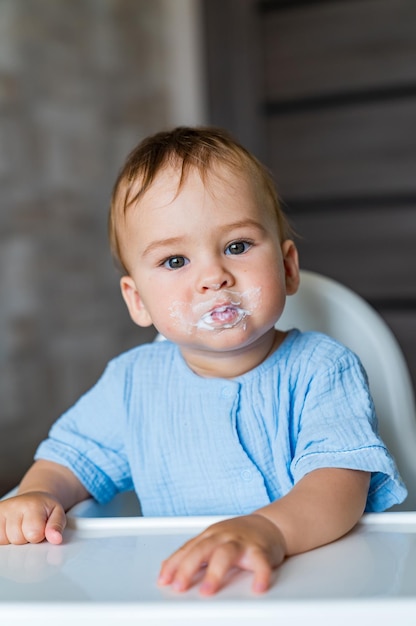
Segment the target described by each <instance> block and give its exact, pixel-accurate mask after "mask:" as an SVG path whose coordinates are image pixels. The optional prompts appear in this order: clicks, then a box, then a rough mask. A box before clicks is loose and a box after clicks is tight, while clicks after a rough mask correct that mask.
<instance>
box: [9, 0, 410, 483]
mask: <svg viewBox="0 0 416 626" xmlns="http://www.w3.org/2000/svg"><path fill="white" fill-rule="evenodd" d="M415 23H416V3H415V2H414V0H330V1H328V0H309V1H306V0H274V1H272V0H269V1H267V0H266V1H265V0H263V1H260V0H0V494H1V493H4V492H5V491H6V490H7V489H9V488H10V487H12V486H13V485H15V484H16V483H17V482H18V480H19V479H20V477H21V475H22V473H23V472H24V471H25V470H26V469H27V468H28V467H29V465H30V463H31V461H32V456H33V452H34V450H35V449H36V446H37V444H38V443H39V441H40V440H41V439H42V438H43V437H44V436H46V434H47V432H48V429H49V427H50V425H51V423H52V422H53V421H54V420H55V419H56V418H57V417H58V416H59V415H60V413H62V411H64V410H65V409H66V408H68V407H69V406H70V405H71V404H72V403H73V402H74V401H75V400H76V399H77V398H78V397H79V395H80V394H81V393H83V392H84V391H86V390H87V389H88V388H89V387H90V386H91V385H92V384H93V383H94V382H95V381H96V379H97V377H98V376H99V375H100V373H101V372H102V370H103V368H104V367H105V364H106V363H107V361H108V359H110V358H111V357H113V356H115V355H116V354H119V353H120V352H122V351H123V350H126V349H128V348H130V347H132V346H134V345H136V344H138V343H143V342H145V341H149V340H151V339H152V338H153V336H154V331H153V330H152V329H150V330H149V329H139V328H138V327H136V326H134V325H133V323H132V322H131V321H130V319H129V317H128V314H127V312H126V310H125V307H124V304H123V303H122V301H121V297H120V295H119V287H118V273H117V271H116V269H115V268H114V266H113V263H112V260H111V258H110V254H109V251H108V245H107V232H106V230H107V212H108V205H109V197H110V193H111V188H112V185H113V182H114V179H115V177H116V175H117V172H118V170H119V168H120V166H121V164H122V162H123V160H124V158H125V156H126V155H127V153H128V152H129V150H130V149H131V148H132V147H133V146H134V145H136V144H137V142H138V141H139V140H140V139H142V138H143V137H144V136H146V135H148V134H149V133H153V132H156V131H158V130H160V129H162V128H168V127H172V126H175V125H177V124H191V125H193V124H201V123H202V124H215V125H220V126H223V127H225V128H227V129H228V130H230V131H231V132H232V133H233V134H234V135H235V136H236V137H237V138H238V139H239V140H240V141H242V142H243V143H244V144H245V145H246V146H247V147H248V148H249V149H251V150H252V151H253V152H254V153H255V154H256V155H257V156H258V157H259V158H260V159H262V160H263V161H264V162H265V163H266V164H267V165H268V166H269V167H270V169H271V170H272V172H273V174H274V176H275V179H276V181H277V186H278V190H279V192H280V195H281V197H282V200H283V202H284V205H285V208H286V210H287V212H288V214H289V216H290V219H291V221H292V224H293V226H294V227H295V229H296V231H297V232H298V233H299V235H300V237H299V240H298V246H299V249H300V255H301V264H302V266H303V267H304V268H307V269H312V270H316V271H319V272H322V273H324V274H326V275H329V276H332V277H334V278H336V279H338V280H340V281H342V282H343V283H345V284H347V285H348V286H350V287H351V288H353V289H354V290H355V291H357V292H358V293H360V294H361V295H362V296H363V297H364V298H366V299H367V300H368V301H369V302H370V303H371V304H372V305H373V306H374V307H375V308H376V309H377V310H378V311H379V312H380V313H381V314H382V316H383V317H384V319H385V320H386V321H387V322H388V324H389V325H390V327H391V328H392V329H393V331H394V333H395V335H396V337H397V338H398V340H399V342H400V344H401V346H402V348H403V350H404V353H405V356H406V358H407V361H408V364H409V367H410V370H411V374H412V376H413V380H414V381H416V250H415V249H416V31H415V28H414V24H415Z"/></svg>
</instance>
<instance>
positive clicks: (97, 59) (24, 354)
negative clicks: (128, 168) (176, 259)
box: [0, 0, 184, 494]
mask: <svg viewBox="0 0 416 626" xmlns="http://www.w3.org/2000/svg"><path fill="white" fill-rule="evenodd" d="M167 5H168V3H167V2H166V0H152V1H151V2H149V1H148V0H123V2H119V1H117V0H99V1H97V0H82V1H78V0H1V2H0V494H1V493H3V492H4V491H5V490H6V489H8V488H9V487H11V486H12V485H14V484H16V482H17V481H18V480H19V478H20V476H21V474H22V472H23V471H24V470H25V469H26V468H27V467H28V466H29V465H30V463H31V459H32V455H33V452H34V450H35V448H36V446H37V444H38V442H39V441H40V439H41V438H42V437H43V436H44V435H46V433H47V431H48V428H49V426H50V424H51V423H52V422H53V421H54V420H55V419H56V417H57V416H58V415H59V414H60V413H61V412H62V410H64V409H65V408H66V407H68V406H69V405H70V404H71V403H72V402H73V401H74V400H75V399H76V398H77V397H78V396H79V394H80V393H82V392H83V391H85V390H86V389H87V388H88V387H89V386H90V385H91V384H92V383H93V382H94V381H95V380H96V378H97V376H98V375H99V374H100V373H101V371H102V369H103V367H104V366H105V363H106V362H107V360H108V359H109V358H110V357H112V356H114V355H115V354H118V353H119V352H121V351H122V350H124V349H127V348H129V347H131V346H133V345H135V344H137V343H142V342H143V341H146V340H149V339H151V338H152V336H153V331H152V330H150V331H149V330H142V329H139V328H137V327H136V326H134V325H133V323H132V322H131V321H130V319H129V317H128V314H127V311H126V310H125V308H124V304H123V303H122V301H121V297H120V296H119V289H118V275H117V272H116V270H115V269H114V267H113V264H112V261H111V258H110V255H109V252H108V247H107V237H106V226H107V224H106V220H107V210H108V203H109V195H110V191H111V187H112V183H113V181H114V179H115V176H116V173H117V171H118V169H119V167H120V165H121V163H122V161H123V159H124V157H125V155H126V154H127V152H128V151H129V150H130V149H131V148H132V147H133V145H135V144H136V143H137V141H138V140H139V139H140V138H141V137H143V136H144V135H147V134H148V133H150V132H154V131H156V130H159V129H160V128H161V127H164V126H168V125H169V126H170V125H171V124H172V123H173V122H175V120H173V119H172V109H173V108H174V105H175V102H174V98H173V95H172V91H171V86H172V80H171V76H170V63H171V60H170V57H171V50H169V41H171V33H169V26H168V25H167V15H166V11H167ZM180 5H182V7H183V5H184V2H183V1H181V2H178V3H177V4H176V7H178V8H179V6H180ZM169 11H170V14H171V12H172V7H171V6H170V8H169ZM168 17H169V16H168ZM170 17H171V15H170ZM167 35H169V37H170V38H169V37H168V36H167Z"/></svg>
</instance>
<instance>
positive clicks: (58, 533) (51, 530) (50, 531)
mask: <svg viewBox="0 0 416 626" xmlns="http://www.w3.org/2000/svg"><path fill="white" fill-rule="evenodd" d="M65 526H66V515H65V511H64V510H63V508H62V507H61V506H60V505H57V506H56V507H55V508H53V509H52V511H51V514H50V515H49V519H48V521H47V523H46V527H45V537H46V539H47V541H49V543H53V544H59V543H62V533H63V531H64V528H65Z"/></svg>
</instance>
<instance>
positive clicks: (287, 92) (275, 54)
mask: <svg viewBox="0 0 416 626" xmlns="http://www.w3.org/2000/svg"><path fill="white" fill-rule="evenodd" d="M262 21H263V29H264V35H265V36H264V42H265V68H264V69H265V76H266V88H265V94H264V96H265V98H266V99H282V98H283V99H284V98H294V97H304V96H310V95H311V94H316V93H326V92H338V91H342V92H345V91H348V90H350V89H353V90H355V89H359V88H364V89H368V88H371V87H372V86H380V85H383V84H388V85H398V84H403V83H406V84H407V83H409V82H413V83H414V82H416V36H415V24H416V3H415V2H414V0H360V1H359V2H334V3H333V4H331V3H330V2H328V3H322V4H312V5H311V6H310V7H308V6H305V7H302V8H298V9H296V10H292V11H290V10H288V11H275V12H267V13H265V14H264V15H263V16H262Z"/></svg>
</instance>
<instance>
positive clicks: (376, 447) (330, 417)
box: [291, 350, 407, 511]
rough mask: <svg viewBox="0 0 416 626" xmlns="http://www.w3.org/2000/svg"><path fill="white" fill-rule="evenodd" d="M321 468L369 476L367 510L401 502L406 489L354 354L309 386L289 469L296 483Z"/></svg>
mask: <svg viewBox="0 0 416 626" xmlns="http://www.w3.org/2000/svg"><path fill="white" fill-rule="evenodd" d="M323 467H339V468H348V469H356V470H363V471H368V472H371V482H370V488H369V493H368V498H367V505H366V511H383V510H385V509H387V508H390V507H391V506H393V505H394V504H398V503H400V502H402V501H403V500H404V498H405V497H406V495H407V491H406V488H405V486H404V484H403V482H402V480H401V478H400V476H399V473H398V470H397V468H396V465H395V463H394V461H393V458H392V457H391V455H390V453H389V452H388V450H387V448H386V446H385V445H384V443H383V441H382V440H381V438H380V437H379V434H378V427H377V418H376V415H375V409H374V404H373V401H372V398H371V395H370V392H369V388H368V383H367V377H366V374H365V372H364V370H363V368H362V365H361V363H360V361H359V359H358V357H356V356H355V355H354V354H353V353H351V352H349V351H347V350H346V351H345V353H344V354H343V355H342V356H341V357H340V358H338V359H337V360H336V362H335V363H334V364H333V365H331V366H330V367H327V368H324V371H322V368H321V372H320V373H319V372H318V374H317V375H316V376H315V377H313V378H312V379H311V380H310V381H309V384H308V388H307V391H306V393H305V400H304V405H303V410H302V415H301V420H300V423H299V432H298V439H297V444H296V450H295V456H294V458H293V461H292V466H291V470H292V473H293V475H294V478H295V481H298V480H300V479H301V478H302V477H303V476H304V475H305V474H307V473H308V472H310V471H312V470H314V469H318V468H323Z"/></svg>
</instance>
